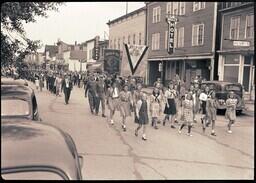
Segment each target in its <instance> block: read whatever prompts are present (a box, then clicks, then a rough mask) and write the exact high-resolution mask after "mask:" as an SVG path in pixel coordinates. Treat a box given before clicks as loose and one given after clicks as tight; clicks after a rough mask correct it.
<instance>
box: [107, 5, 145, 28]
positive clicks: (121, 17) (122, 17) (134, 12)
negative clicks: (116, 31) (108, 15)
mask: <svg viewBox="0 0 256 183" xmlns="http://www.w3.org/2000/svg"><path fill="white" fill-rule="evenodd" d="M144 10H146V6H143V7H142V8H139V9H137V10H134V11H132V12H130V13H127V14H125V15H122V16H120V17H118V18H116V19H114V20H111V21H110V20H109V22H107V25H110V24H112V23H115V22H117V21H119V20H122V19H124V18H126V17H129V16H131V15H133V14H136V13H139V12H142V11H144Z"/></svg>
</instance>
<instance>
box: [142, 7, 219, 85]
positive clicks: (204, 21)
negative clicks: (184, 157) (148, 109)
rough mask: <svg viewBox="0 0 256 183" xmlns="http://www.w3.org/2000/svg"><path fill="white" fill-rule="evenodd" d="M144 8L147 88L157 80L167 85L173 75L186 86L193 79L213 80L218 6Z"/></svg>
mask: <svg viewBox="0 0 256 183" xmlns="http://www.w3.org/2000/svg"><path fill="white" fill-rule="evenodd" d="M146 7H147V45H148V46H149V53H148V70H149V72H148V73H149V75H148V77H149V84H150V85H152V84H153V83H154V82H155V81H156V79H157V78H160V77H162V79H163V81H164V83H168V81H169V80H172V79H173V78H174V76H175V74H179V76H180V78H181V79H183V80H185V81H186V84H187V85H189V83H190V81H191V80H192V79H193V78H194V77H195V76H196V75H200V76H201V77H202V78H205V79H207V80H210V79H211V80H212V79H213V78H214V70H213V68H214V59H215V37H216V20H217V2H146ZM170 16H173V17H175V18H176V19H177V22H176V24H175V31H174V52H173V53H172V54H169V53H168V52H167V49H168V40H169V39H168V38H169V31H168V24H167V21H166V18H167V17H170ZM159 64H162V68H163V70H162V71H161V70H159Z"/></svg>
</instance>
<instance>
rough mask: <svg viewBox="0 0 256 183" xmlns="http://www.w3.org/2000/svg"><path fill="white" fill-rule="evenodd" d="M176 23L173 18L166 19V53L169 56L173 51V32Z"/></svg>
mask: <svg viewBox="0 0 256 183" xmlns="http://www.w3.org/2000/svg"><path fill="white" fill-rule="evenodd" d="M176 21H177V19H176V18H175V17H170V18H167V23H168V32H169V39H168V46H167V51H168V53H169V54H173V50H174V32H175V23H176Z"/></svg>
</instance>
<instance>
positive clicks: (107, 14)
mask: <svg viewBox="0 0 256 183" xmlns="http://www.w3.org/2000/svg"><path fill="white" fill-rule="evenodd" d="M143 6H144V3H143V2H129V3H128V10H129V11H128V12H131V11H133V10H136V9H138V8H141V7H143ZM125 13H126V3H125V2H67V3H65V5H62V6H60V8H59V12H52V11H51V12H49V13H48V15H49V17H48V18H40V17H38V18H37V22H36V23H29V24H26V25H24V28H25V30H26V32H27V36H28V37H29V38H31V39H39V40H41V41H42V43H43V44H44V45H45V44H53V43H56V41H57V39H58V38H60V39H61V40H63V41H64V42H67V43H70V44H72V43H74V42H75V41H77V42H78V43H80V42H84V41H86V40H88V39H91V38H93V37H94V36H96V35H100V37H101V38H103V35H104V31H106V32H108V26H107V25H106V23H107V22H108V20H113V19H115V18H117V17H119V16H122V15H124V14H125ZM41 51H42V50H41Z"/></svg>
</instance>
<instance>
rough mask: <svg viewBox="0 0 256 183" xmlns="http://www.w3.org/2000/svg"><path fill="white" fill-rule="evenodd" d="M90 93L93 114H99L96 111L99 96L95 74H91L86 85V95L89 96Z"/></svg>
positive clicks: (89, 98)
mask: <svg viewBox="0 0 256 183" xmlns="http://www.w3.org/2000/svg"><path fill="white" fill-rule="evenodd" d="M87 93H88V100H89V106H90V110H91V113H92V114H94V113H95V114H96V115H98V114H97V113H96V112H97V111H95V109H96V104H97V98H96V81H95V78H94V76H93V75H91V76H89V81H88V82H87V84H86V87H85V97H87Z"/></svg>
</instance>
